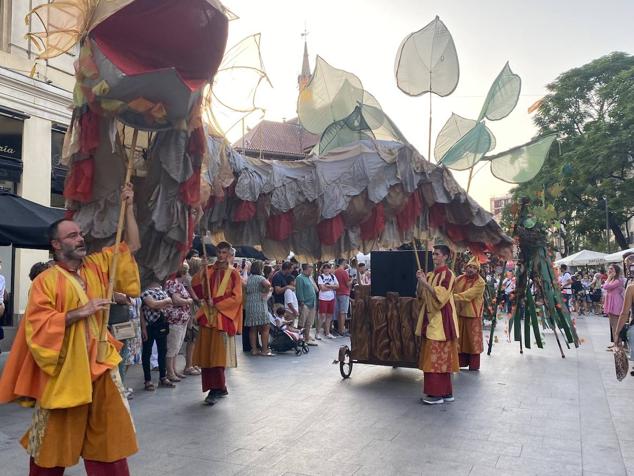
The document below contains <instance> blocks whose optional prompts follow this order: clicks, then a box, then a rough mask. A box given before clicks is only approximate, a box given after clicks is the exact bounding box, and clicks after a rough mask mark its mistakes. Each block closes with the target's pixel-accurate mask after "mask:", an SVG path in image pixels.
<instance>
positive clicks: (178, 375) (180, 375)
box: [176, 372, 187, 380]
mask: <svg viewBox="0 0 634 476" xmlns="http://www.w3.org/2000/svg"><path fill="white" fill-rule="evenodd" d="M176 376H177V377H178V378H179V379H181V380H182V379H184V378H187V376H186V375H183V374H181V373H178V372H176Z"/></svg>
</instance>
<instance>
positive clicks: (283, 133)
mask: <svg viewBox="0 0 634 476" xmlns="http://www.w3.org/2000/svg"><path fill="white" fill-rule="evenodd" d="M318 141H319V136H317V135H315V134H312V133H311V132H308V131H307V130H306V129H304V128H303V127H302V126H301V125H300V124H299V121H298V120H297V118H295V119H291V120H290V121H286V122H275V121H267V120H264V121H262V122H260V123H259V124H258V125H257V126H255V127H254V128H253V129H251V130H250V131H249V132H248V133H247V134H246V135H245V136H244V143H243V140H242V139H238V140H237V141H236V142H235V143H234V144H233V146H234V147H236V148H238V149H242V148H243V145H244V149H246V150H254V151H260V150H261V151H262V152H269V153H273V154H280V155H289V156H297V157H300V156H304V155H305V154H306V151H308V150H309V149H311V148H312V147H313V146H314V145H315V144H316V143H317V142H318Z"/></svg>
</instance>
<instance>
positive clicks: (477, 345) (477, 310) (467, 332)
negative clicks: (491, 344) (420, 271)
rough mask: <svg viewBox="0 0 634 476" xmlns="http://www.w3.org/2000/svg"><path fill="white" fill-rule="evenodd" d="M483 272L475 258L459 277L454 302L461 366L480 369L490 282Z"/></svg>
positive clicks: (454, 291) (455, 286)
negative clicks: (485, 310) (487, 284)
mask: <svg viewBox="0 0 634 476" xmlns="http://www.w3.org/2000/svg"><path fill="white" fill-rule="evenodd" d="M479 272H480V262H479V261H478V259H477V258H476V257H475V256H474V257H473V258H471V260H469V262H468V263H467V266H465V273H464V274H463V275H461V276H458V278H457V279H456V284H455V285H454V290H453V299H454V301H455V303H456V312H457V314H458V334H459V335H460V337H459V339H458V343H459V345H458V352H459V354H458V356H459V358H460V367H467V366H468V367H469V370H480V354H481V353H482V350H483V345H482V311H484V289H485V286H486V283H485V282H484V279H482V276H480V274H479Z"/></svg>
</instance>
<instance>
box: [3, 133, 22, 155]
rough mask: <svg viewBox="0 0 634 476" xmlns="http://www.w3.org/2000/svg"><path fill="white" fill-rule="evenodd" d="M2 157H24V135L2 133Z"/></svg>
mask: <svg viewBox="0 0 634 476" xmlns="http://www.w3.org/2000/svg"><path fill="white" fill-rule="evenodd" d="M0 157H4V158H5V159H13V160H21V159H22V135H13V134H11V135H9V134H0Z"/></svg>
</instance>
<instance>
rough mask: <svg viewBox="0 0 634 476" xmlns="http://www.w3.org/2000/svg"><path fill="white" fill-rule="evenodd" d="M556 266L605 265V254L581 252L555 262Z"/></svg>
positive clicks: (589, 251)
mask: <svg viewBox="0 0 634 476" xmlns="http://www.w3.org/2000/svg"><path fill="white" fill-rule="evenodd" d="M555 264H556V265H557V266H559V265H562V264H565V265H567V266H593V265H599V264H605V253H600V252H598V251H591V250H581V251H578V252H577V253H575V254H572V255H570V256H566V257H565V258H561V259H559V260H557V261H555Z"/></svg>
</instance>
